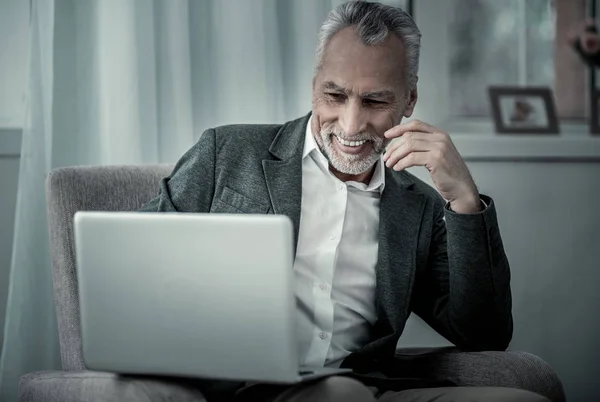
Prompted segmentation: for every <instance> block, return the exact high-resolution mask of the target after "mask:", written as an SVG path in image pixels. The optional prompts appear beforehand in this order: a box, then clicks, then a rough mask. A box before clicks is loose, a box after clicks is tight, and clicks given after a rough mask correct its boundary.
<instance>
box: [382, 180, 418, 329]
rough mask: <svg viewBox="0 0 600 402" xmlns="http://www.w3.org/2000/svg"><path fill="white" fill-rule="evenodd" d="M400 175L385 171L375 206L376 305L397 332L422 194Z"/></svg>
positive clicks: (413, 259)
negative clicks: (376, 223) (380, 191)
mask: <svg viewBox="0 0 600 402" xmlns="http://www.w3.org/2000/svg"><path fill="white" fill-rule="evenodd" d="M411 187H412V182H410V181H409V180H408V179H407V178H405V177H404V176H403V175H402V174H397V173H393V172H392V171H391V170H389V169H386V171H385V189H384V190H383V193H382V195H381V201H380V207H379V251H378V254H379V255H378V259H377V265H376V267H375V270H376V276H377V291H376V294H377V297H376V305H377V311H378V316H379V317H380V319H381V318H382V317H386V318H387V320H388V321H389V323H390V325H391V326H392V328H393V329H394V332H401V331H402V330H403V326H404V323H405V322H406V319H407V317H408V313H409V311H408V309H409V305H410V294H411V291H412V286H413V281H414V274H415V269H416V261H417V246H418V240H419V232H420V229H421V222H422V217H423V211H424V208H425V197H424V196H423V195H421V194H418V193H415V192H414V191H411Z"/></svg>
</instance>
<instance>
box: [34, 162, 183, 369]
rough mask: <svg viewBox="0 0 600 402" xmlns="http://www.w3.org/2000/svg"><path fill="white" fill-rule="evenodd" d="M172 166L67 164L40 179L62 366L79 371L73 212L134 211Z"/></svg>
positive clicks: (79, 330)
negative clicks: (44, 207)
mask: <svg viewBox="0 0 600 402" xmlns="http://www.w3.org/2000/svg"><path fill="white" fill-rule="evenodd" d="M172 170H173V165H166V164H165V165H147V166H102V167H100V166H89V167H67V168H60V169H56V170H54V171H52V172H51V173H50V174H49V175H48V178H47V179H46V199H47V203H48V225H49V230H50V254H51V257H52V277H53V282H54V300H55V305H56V314H57V320H58V333H59V340H60V353H61V359H62V366H63V369H64V370H69V371H71V370H83V369H85V366H84V363H83V356H82V344H81V325H80V316H79V293H78V289H77V276H76V270H75V241H74V236H73V216H74V215H75V212H77V211H136V210H138V209H140V208H141V207H142V206H143V205H144V204H145V203H146V202H148V201H150V200H151V199H152V198H154V197H155V196H156V195H158V188H159V182H160V180H161V179H162V178H164V177H167V176H169V175H170V174H171V171H172Z"/></svg>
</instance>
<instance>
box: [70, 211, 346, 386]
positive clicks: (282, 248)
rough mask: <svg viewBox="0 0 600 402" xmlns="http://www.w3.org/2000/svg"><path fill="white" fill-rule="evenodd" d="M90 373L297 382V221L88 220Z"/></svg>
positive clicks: (144, 216) (169, 216) (303, 372)
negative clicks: (294, 229)
mask: <svg viewBox="0 0 600 402" xmlns="http://www.w3.org/2000/svg"><path fill="white" fill-rule="evenodd" d="M75 244H76V257H77V258H76V260H77V277H78V281H79V297H80V309H81V328H82V341H83V357H84V360H85V363H86V365H87V367H88V368H90V369H94V370H102V371H110V372H117V373H124V374H152V375H174V376H191V377H204V378H214V379H229V380H246V381H264V382H274V383H294V382H300V381H303V380H308V379H314V378H318V377H323V376H328V375H334V374H340V373H345V372H348V371H349V370H342V369H334V368H325V367H300V366H299V358H298V355H297V347H296V319H295V317H296V316H295V308H296V307H295V306H296V303H295V296H294V291H293V277H294V276H293V270H292V264H293V234H292V224H291V221H290V220H289V219H288V218H287V217H285V216H276V215H225V214H178V213H138V212H78V213H77V214H76V215H75Z"/></svg>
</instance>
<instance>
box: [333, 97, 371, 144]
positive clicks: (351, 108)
mask: <svg viewBox="0 0 600 402" xmlns="http://www.w3.org/2000/svg"><path fill="white" fill-rule="evenodd" d="M366 121H367V120H366V116H365V113H364V111H363V109H362V107H361V104H360V101H354V100H350V101H348V102H346V105H345V107H344V110H343V111H342V114H341V116H340V120H339V123H340V126H341V128H342V130H344V134H345V135H346V136H347V137H352V136H353V135H356V134H358V133H360V132H362V131H365V129H366V126H367V123H366Z"/></svg>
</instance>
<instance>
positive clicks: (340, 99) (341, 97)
mask: <svg viewBox="0 0 600 402" xmlns="http://www.w3.org/2000/svg"><path fill="white" fill-rule="evenodd" d="M327 96H328V97H329V98H330V99H332V100H334V101H336V102H343V101H344V100H345V99H346V97H345V96H344V95H342V94H336V93H333V92H330V93H328V94H327Z"/></svg>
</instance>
